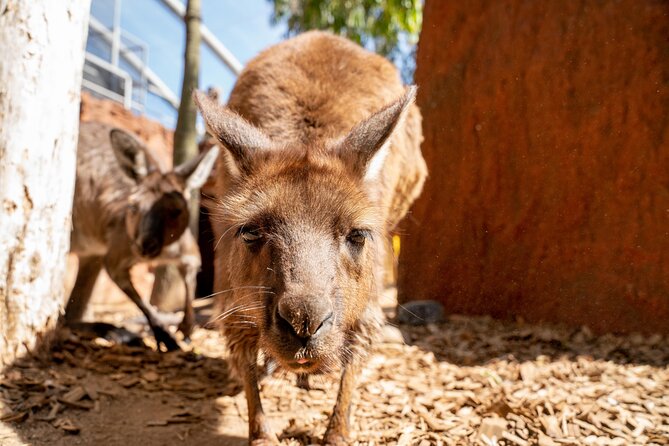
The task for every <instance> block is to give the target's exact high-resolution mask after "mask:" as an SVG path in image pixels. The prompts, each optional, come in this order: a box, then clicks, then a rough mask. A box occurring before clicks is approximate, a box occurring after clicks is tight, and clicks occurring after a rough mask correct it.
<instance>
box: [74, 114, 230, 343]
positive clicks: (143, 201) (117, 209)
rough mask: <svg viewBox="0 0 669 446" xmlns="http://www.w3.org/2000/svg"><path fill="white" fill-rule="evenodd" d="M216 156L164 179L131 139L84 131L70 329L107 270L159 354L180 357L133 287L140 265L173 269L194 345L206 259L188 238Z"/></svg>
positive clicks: (184, 328)
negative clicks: (198, 281) (192, 205)
mask: <svg viewBox="0 0 669 446" xmlns="http://www.w3.org/2000/svg"><path fill="white" fill-rule="evenodd" d="M217 155H218V149H217V148H213V149H211V150H209V151H207V152H204V153H202V154H201V155H200V156H198V157H197V158H195V159H193V160H192V161H189V162H186V163H184V164H182V165H181V166H178V167H176V168H175V169H174V170H172V171H169V172H166V173H164V172H161V170H160V168H159V164H158V163H157V162H156V160H155V159H154V158H153V157H152V156H151V153H150V151H149V150H148V149H147V148H146V147H145V146H144V145H143V144H142V143H140V142H139V141H138V140H137V139H136V138H135V137H133V136H132V135H130V134H128V133H126V132H124V131H123V130H120V129H113V128H112V127H109V126H107V125H104V124H99V123H82V124H81V128H80V131H79V145H78V148H77V179H76V183H75V192H74V204H73V210H72V234H71V241H70V243H71V247H70V250H71V252H73V253H75V254H77V256H78V257H79V271H78V273H77V279H76V282H75V285H74V289H73V290H72V293H71V296H70V299H69V301H68V303H67V306H66V308H65V317H64V319H65V323H66V324H70V325H71V324H74V323H76V322H78V321H80V320H81V318H82V316H83V314H84V311H85V310H86V306H87V305H88V301H89V299H90V297H91V292H92V291H93V286H94V285H95V280H96V279H97V276H98V273H99V272H100V269H101V268H102V267H104V268H105V269H106V271H107V273H109V277H111V279H112V280H113V281H114V282H115V283H116V285H118V286H119V288H121V289H122V290H123V291H124V292H125V293H126V294H127V295H128V297H130V299H131V300H132V301H133V302H134V303H135V304H136V305H137V306H138V307H139V309H140V310H141V311H142V313H144V315H145V316H146V319H147V321H148V323H149V325H150V327H151V330H152V331H153V334H154V336H155V338H156V342H157V343H158V344H159V347H160V346H161V345H163V346H165V348H167V349H168V350H175V349H178V348H179V346H178V344H177V342H176V341H175V340H174V338H173V337H172V335H171V334H170V332H169V331H168V330H167V329H166V328H165V327H164V326H163V325H162V324H161V323H160V321H159V320H158V317H157V314H156V312H155V310H154V309H153V307H151V306H150V305H147V304H146V303H145V302H144V301H143V300H142V299H141V297H140V296H139V294H138V293H137V291H136V290H135V288H134V286H133V285H132V282H131V281H130V268H131V267H132V266H133V265H135V264H136V263H138V262H150V263H154V264H161V263H175V264H176V265H178V269H179V271H180V273H181V276H182V277H183V279H184V283H185V284H186V290H187V292H186V304H185V307H184V317H183V320H182V322H181V324H180V325H179V329H180V330H181V332H182V333H183V334H184V336H185V337H186V338H188V336H189V335H190V333H191V330H192V328H193V324H194V314H193V307H192V299H193V297H194V293H195V275H196V274H197V271H198V269H199V267H200V253H199V250H198V247H197V242H196V241H195V238H194V237H193V235H192V234H191V232H190V230H187V227H188V220H189V212H188V203H187V201H188V199H189V197H190V193H191V191H192V190H194V189H197V188H199V187H200V186H202V184H203V183H204V182H205V180H206V179H207V177H208V175H209V172H210V171H211V169H212V167H213V165H214V162H215V160H216V157H217Z"/></svg>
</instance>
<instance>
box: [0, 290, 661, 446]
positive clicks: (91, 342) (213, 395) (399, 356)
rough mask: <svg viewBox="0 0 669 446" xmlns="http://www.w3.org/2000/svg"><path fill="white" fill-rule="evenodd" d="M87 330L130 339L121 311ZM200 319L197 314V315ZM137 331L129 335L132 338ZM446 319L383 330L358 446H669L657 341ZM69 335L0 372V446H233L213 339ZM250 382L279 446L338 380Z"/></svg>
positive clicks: (368, 373)
mask: <svg viewBox="0 0 669 446" xmlns="http://www.w3.org/2000/svg"><path fill="white" fill-rule="evenodd" d="M118 305H121V306H122V308H121V307H114V306H113V305H112V306H109V305H107V306H106V307H105V306H101V305H98V306H97V307H96V314H95V317H99V318H101V319H106V320H108V321H113V322H115V323H123V324H124V325H125V326H127V327H129V328H132V329H139V328H141V325H140V324H139V322H141V318H137V316H136V314H135V313H134V312H133V310H132V308H131V307H130V308H128V306H127V304H126V303H125V302H123V301H120V302H119V303H118ZM207 311H211V310H208V309H207V306H206V305H205V306H203V307H202V308H201V309H200V312H201V315H202V316H203V317H204V318H206V317H207V316H208V314H207ZM138 327H139V328H138ZM667 341H668V339H667V338H666V337H663V336H659V335H658V336H650V337H643V336H639V335H630V336H614V335H606V336H594V335H592V334H591V333H590V332H589V331H588V330H587V329H566V328H560V327H547V326H534V325H527V324H523V323H509V322H499V321H494V320H491V319H488V318H470V317H460V316H451V317H450V318H448V320H447V321H445V322H444V323H443V324H439V325H429V326H426V327H408V326H402V327H399V330H398V329H397V328H395V327H393V326H392V325H389V326H387V328H386V333H385V339H384V342H383V343H381V344H380V345H379V346H378V348H377V350H376V352H375V353H374V354H373V356H372V358H371V360H370V362H369V364H368V366H367V368H366V369H365V371H364V373H363V374H362V376H361V379H360V385H359V386H358V389H359V390H358V395H357V398H356V403H355V406H354V431H355V440H354V444H358V445H383V444H388V445H420V446H427V445H451V444H478V445H520V446H522V445H531V444H538V445H540V446H551V445H582V444H585V445H589V444H594V445H642V444H658V445H660V444H663V445H666V444H669V366H668V364H669V342H667ZM145 343H146V344H147V346H144V347H128V346H121V345H116V344H113V343H110V342H108V341H105V340H102V339H99V338H98V339H86V338H84V337H82V336H79V335H77V334H76V333H71V332H65V333H62V334H61V335H60V341H59V343H58V344H57V345H56V347H55V348H54V349H53V351H52V352H51V353H50V355H49V356H48V357H47V358H41V359H39V358H28V359H23V360H20V361H18V362H17V363H16V364H15V365H14V366H13V367H12V368H11V369H9V370H7V371H6V372H5V373H4V375H0V419H1V420H2V421H0V445H2V446H17V445H34V446H42V445H57V446H59V445H63V446H64V445H110V446H113V445H120V446H131V445H141V446H157V445H181V444H183V445H231V446H234V445H244V444H246V442H247V440H246V435H247V428H246V403H245V400H244V397H243V394H242V393H241V392H240V388H239V386H238V384H237V383H235V382H233V381H231V380H230V379H229V378H228V365H227V363H226V359H225V358H226V350H225V343H224V341H223V339H222V338H221V337H220V336H219V334H218V333H217V332H216V331H213V330H210V329H206V328H199V329H197V331H196V332H195V334H194V337H193V341H192V343H191V345H190V346H187V347H185V351H184V352H177V353H158V352H156V351H155V350H154V349H153V347H152V345H151V340H150V339H148V338H147V339H146V340H145ZM310 383H311V386H312V389H311V390H303V389H300V388H297V387H295V385H294V384H295V377H294V375H292V374H289V373H285V372H283V373H282V372H277V373H276V374H275V375H273V376H271V377H268V378H267V379H266V380H265V381H264V382H263V384H262V393H261V395H262V398H263V403H264V405H265V409H266V412H267V413H268V414H269V417H270V420H271V423H272V424H273V425H274V427H275V430H276V432H277V433H279V434H280V438H281V439H282V443H283V444H286V445H301V444H311V443H318V442H319V438H320V437H321V435H322V434H323V432H324V430H325V427H326V423H327V418H328V415H329V413H330V410H331V408H332V405H333V400H334V396H335V393H336V379H335V377H316V378H315V379H313V378H312V380H311V382H310Z"/></svg>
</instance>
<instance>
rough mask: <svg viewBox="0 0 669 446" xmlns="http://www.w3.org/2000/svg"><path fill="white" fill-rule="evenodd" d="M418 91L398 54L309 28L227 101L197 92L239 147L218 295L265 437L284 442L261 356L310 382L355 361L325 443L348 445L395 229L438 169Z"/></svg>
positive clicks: (219, 231)
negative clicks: (269, 404)
mask: <svg viewBox="0 0 669 446" xmlns="http://www.w3.org/2000/svg"><path fill="white" fill-rule="evenodd" d="M415 91H416V90H415V87H411V88H408V89H405V88H404V87H403V86H402V83H401V81H400V78H399V75H398V72H397V70H396V69H395V67H394V66H393V65H392V64H391V63H390V62H388V61H387V60H385V59H384V58H382V57H380V56H377V55H375V54H372V53H370V52H368V51H366V50H364V49H362V48H360V47H359V46H358V45H355V44H354V43H352V42H349V41H348V40H346V39H343V38H340V37H335V36H333V35H331V34H327V33H323V32H309V33H305V34H302V35H301V36H299V37H296V38H294V39H291V40H287V41H285V42H283V43H281V44H278V45H276V46H274V47H271V48H269V49H268V50H266V51H264V52H263V53H261V54H260V55H259V56H257V57H256V58H255V59H254V60H252V61H251V62H250V63H249V64H248V66H247V67H246V68H245V70H244V71H243V72H242V74H241V75H240V77H239V79H238V80H237V83H236V85H235V87H234V89H233V91H232V94H231V97H230V101H229V104H228V106H227V107H223V106H220V105H218V104H217V103H215V102H213V101H211V100H210V99H208V98H207V97H206V96H205V95H204V94H202V93H196V94H195V95H194V99H195V101H196V103H197V104H198V106H199V108H200V111H201V113H202V115H203V117H204V120H205V122H206V124H207V127H208V130H209V132H210V133H211V134H212V135H213V136H214V137H215V138H216V139H217V140H218V142H219V143H220V145H221V146H222V147H223V148H224V149H225V150H223V152H222V153H223V155H222V156H221V158H220V161H219V166H218V167H217V189H218V196H219V198H220V200H219V204H218V205H217V206H216V208H215V209H213V210H212V211H213V213H214V217H215V218H214V220H215V225H216V226H215V232H216V235H217V239H218V248H217V251H216V276H215V291H217V292H218V293H220V294H221V296H222V299H221V302H222V313H221V315H220V316H219V319H220V320H221V323H222V330H223V332H224V334H225V336H226V338H227V341H228V346H229V349H230V354H231V360H232V364H233V367H234V369H235V370H236V372H237V374H238V375H239V377H240V378H241V379H242V381H243V383H244V389H245V392H246V398H247V401H248V410H249V442H250V444H252V445H256V446H257V445H261V444H262V445H264V444H275V443H277V437H276V436H275V435H274V433H272V432H271V430H270V429H269V427H268V425H267V424H266V421H265V417H264V415H263V410H262V406H261V402H260V396H259V390H258V378H259V367H258V364H257V362H258V354H259V352H263V354H264V357H265V358H267V361H269V362H271V363H276V364H278V365H279V366H281V367H283V368H285V369H287V370H289V371H293V372H295V373H297V374H298V380H300V381H302V382H304V376H306V375H308V374H311V373H326V372H331V371H334V370H336V369H341V371H342V372H341V373H342V374H341V383H340V389H339V394H338V397H337V402H336V404H335V407H334V411H333V414H332V417H331V419H330V422H329V425H328V428H327V431H326V433H325V438H324V443H325V444H337V445H344V444H348V435H349V409H350V404H351V397H352V392H353V389H354V387H355V379H356V376H357V375H358V374H359V373H360V367H361V365H362V364H363V363H364V358H365V355H366V352H367V351H368V349H369V346H370V344H371V343H372V342H373V340H374V338H375V336H376V334H377V332H378V329H379V327H380V324H381V323H382V313H381V311H380V307H379V305H378V300H377V295H378V293H379V292H380V291H381V283H382V274H383V263H384V262H383V258H384V257H383V256H384V255H385V246H387V238H388V235H389V231H391V230H392V229H393V228H394V227H395V226H396V225H397V223H398V222H399V221H400V219H401V218H402V217H403V216H404V215H405V214H406V212H407V210H408V208H409V205H410V204H411V203H412V202H413V200H414V199H415V198H416V197H417V196H418V195H419V194H420V191H421V189H422V186H423V182H424V180H425V177H426V175H427V169H426V166H425V162H424V160H423V157H422V155H421V153H420V142H421V140H422V133H421V128H420V113H419V111H418V109H417V107H416V106H415V105H413V101H414V96H415Z"/></svg>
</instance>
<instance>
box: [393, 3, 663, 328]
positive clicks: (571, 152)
mask: <svg viewBox="0 0 669 446" xmlns="http://www.w3.org/2000/svg"><path fill="white" fill-rule="evenodd" d="M667 36H669V3H668V2H666V1H651V0H620V1H615V2H614V1H605V2H594V1H570V2H539V1H530V0H505V1H483V0H480V1H475V0H472V1H468V2H451V1H448V2H446V1H439V0H427V2H426V6H425V21H424V25H423V32H422V35H421V39H420V43H419V49H418V61H417V72H416V82H417V83H418V85H419V87H420V88H419V94H418V105H419V106H420V108H421V111H422V113H423V117H424V121H423V123H424V124H423V125H424V130H423V132H424V135H425V142H424V144H423V153H424V155H425V158H426V160H427V162H428V167H429V169H430V178H429V180H428V182H427V184H426V187H425V190H424V192H423V195H422V197H421V198H420V199H419V201H418V202H417V203H416V204H415V206H414V208H413V212H412V215H411V218H410V219H408V220H407V222H406V223H405V228H404V237H403V240H402V250H401V254H400V267H399V282H398V288H399V299H400V301H406V300H411V299H425V298H432V299H438V300H440V301H442V302H443V303H444V304H445V305H446V308H447V311H449V312H453V313H474V314H491V315H493V316H497V317H503V318H513V317H517V316H520V317H522V318H524V319H526V320H532V321H542V320H545V321H558V322H566V323H569V324H573V325H581V324H586V325H589V326H590V327H592V328H594V329H595V330H597V331H630V330H640V331H646V332H651V331H663V332H669V321H668V320H669V125H668V120H669V88H668V87H669V86H668V82H669V40H668V38H667Z"/></svg>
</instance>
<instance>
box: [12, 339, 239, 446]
mask: <svg viewBox="0 0 669 446" xmlns="http://www.w3.org/2000/svg"><path fill="white" fill-rule="evenodd" d="M202 332H206V330H200V331H199V333H200V334H201V335H202ZM200 338H201V339H199V341H198V342H199V344H198V345H202V344H206V343H208V342H210V341H211V342H213V343H215V342H216V341H215V340H213V341H212V340H210V339H208V338H207V339H205V336H200ZM197 350H198V349H197V348H195V349H193V351H189V352H173V353H160V352H157V351H155V350H154V349H152V348H150V347H146V346H145V347H129V346H124V345H116V344H113V343H110V342H107V341H105V340H103V339H101V338H88V337H86V335H85V334H83V333H77V332H73V331H69V330H61V331H60V332H58V335H57V340H56V342H55V344H54V346H53V348H52V349H51V350H50V351H49V352H46V353H42V354H40V355H39V356H37V357H31V358H24V359H20V360H17V361H16V362H15V363H14V364H13V365H12V366H11V367H10V368H9V369H7V370H5V372H4V377H3V375H0V415H2V420H3V422H4V426H0V444H2V445H3V446H5V445H7V446H14V445H23V444H29V445H34V446H40V445H57V446H59V445H63V446H65V445H76V444H81V445H110V446H113V445H119V446H130V445H142V446H157V445H168V444H184V445H190V444H193V445H196V444H197V445H203V444H220V445H230V446H236V445H245V444H247V439H246V425H245V423H239V420H240V417H239V416H238V415H237V413H235V415H236V416H235V417H233V418H232V419H233V420H234V421H235V425H226V424H225V420H224V419H222V418H223V416H224V414H225V413H226V410H229V409H230V408H229V407H223V406H225V403H221V398H223V399H224V400H225V401H227V402H228V403H229V402H231V401H232V402H233V403H234V402H236V401H237V400H236V399H234V398H232V397H231V396H232V395H238V394H239V392H240V387H239V386H238V385H237V383H236V382H235V381H233V380H231V379H230V378H229V376H228V370H229V367H228V364H227V362H226V361H225V359H223V357H222V352H223V350H224V346H223V345H220V346H217V345H211V346H208V348H207V350H208V352H207V355H205V354H199V353H198V351H197ZM218 352H221V356H218V355H217V353H218ZM3 405H4V407H3ZM3 409H4V410H3ZM233 409H234V410H235V412H237V411H238V410H239V411H241V410H245V408H244V407H238V408H237V407H235V408H233ZM222 414H223V415H222ZM2 424H3V423H0V425H2Z"/></svg>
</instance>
